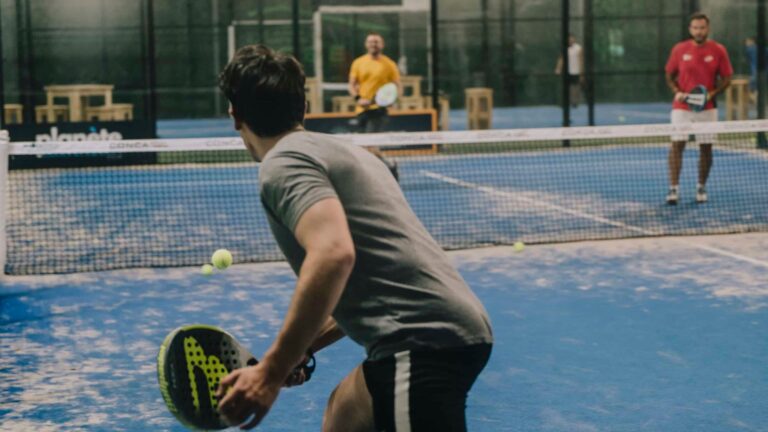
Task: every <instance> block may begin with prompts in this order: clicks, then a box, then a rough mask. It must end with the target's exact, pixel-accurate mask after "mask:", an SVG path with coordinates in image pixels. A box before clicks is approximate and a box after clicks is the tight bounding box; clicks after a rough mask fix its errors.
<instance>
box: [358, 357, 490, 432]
mask: <svg viewBox="0 0 768 432" xmlns="http://www.w3.org/2000/svg"><path fill="white" fill-rule="evenodd" d="M490 355H491V345H490V344H479V345H470V346H465V347H458V348H446V349H439V350H424V351H404V352H400V353H397V354H395V355H393V356H390V357H386V358H383V359H380V360H375V361H371V360H366V361H365V362H363V374H364V375H365V382H366V385H367V386H368V391H369V392H370V393H371V397H372V399H373V414H374V419H375V422H376V431H386V432H402V431H404V430H405V431H411V432H426V431H440V432H464V431H466V430H467V424H466V419H465V415H464V410H465V408H466V401H467V394H468V393H469V389H470V388H472V384H474V382H475V379H477V376H478V375H479V374H480V371H482V370H483V368H484V367H485V364H486V363H487V362H488V358H489V357H490Z"/></svg>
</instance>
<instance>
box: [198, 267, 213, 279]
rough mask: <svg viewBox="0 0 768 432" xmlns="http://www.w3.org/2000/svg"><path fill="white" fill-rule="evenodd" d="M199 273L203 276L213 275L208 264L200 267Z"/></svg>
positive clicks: (211, 268)
mask: <svg viewBox="0 0 768 432" xmlns="http://www.w3.org/2000/svg"><path fill="white" fill-rule="evenodd" d="M200 273H202V274H203V275H204V276H210V275H211V274H213V266H212V265H210V264H205V265H203V266H202V267H200Z"/></svg>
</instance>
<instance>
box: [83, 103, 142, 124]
mask: <svg viewBox="0 0 768 432" xmlns="http://www.w3.org/2000/svg"><path fill="white" fill-rule="evenodd" d="M85 118H86V120H90V121H131V120H133V104H112V105H104V106H89V107H86V108H85Z"/></svg>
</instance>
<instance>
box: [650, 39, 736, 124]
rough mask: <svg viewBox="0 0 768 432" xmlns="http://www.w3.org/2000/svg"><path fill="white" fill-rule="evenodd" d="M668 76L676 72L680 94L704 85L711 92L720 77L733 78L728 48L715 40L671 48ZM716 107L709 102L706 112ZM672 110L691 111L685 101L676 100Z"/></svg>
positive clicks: (667, 68)
mask: <svg viewBox="0 0 768 432" xmlns="http://www.w3.org/2000/svg"><path fill="white" fill-rule="evenodd" d="M664 69H665V70H666V72H667V73H670V74H675V73H677V74H678V75H677V86H678V87H679V88H680V91H683V92H686V93H687V92H689V91H691V90H693V88H694V87H696V86H697V85H703V86H704V87H706V88H707V90H708V91H713V90H714V89H715V85H716V82H717V76H718V75H719V76H720V77H721V78H725V77H729V76H731V75H733V67H732V66H731V60H730V59H729V58H728V51H726V49H725V47H724V46H722V45H720V44H719V43H717V42H715V41H713V40H707V41H706V42H704V43H703V44H701V45H698V44H697V43H696V42H694V41H693V39H689V40H686V41H683V42H680V43H678V44H677V45H675V47H674V48H672V52H671V53H670V54H669V60H667V67H666V68H664ZM714 107H715V101H714V99H713V100H710V101H709V102H707V105H706V106H705V107H704V109H712V108H714ZM672 109H684V110H690V108H689V107H688V105H687V104H686V103H685V102H679V101H674V102H673V103H672Z"/></svg>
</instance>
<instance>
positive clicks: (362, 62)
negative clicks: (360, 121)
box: [349, 54, 400, 114]
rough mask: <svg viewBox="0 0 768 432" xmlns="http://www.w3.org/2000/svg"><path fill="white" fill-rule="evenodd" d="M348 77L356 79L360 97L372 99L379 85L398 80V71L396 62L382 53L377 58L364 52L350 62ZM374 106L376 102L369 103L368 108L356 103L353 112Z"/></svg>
mask: <svg viewBox="0 0 768 432" xmlns="http://www.w3.org/2000/svg"><path fill="white" fill-rule="evenodd" d="M349 78H350V79H352V78H354V79H355V80H357V83H358V84H359V86H360V87H359V94H360V97H361V98H363V99H370V100H373V98H374V97H375V96H376V91H377V90H378V89H379V87H381V86H383V85H384V84H387V83H391V82H393V81H400V71H398V70H397V64H395V62H393V61H392V59H390V58H389V57H387V56H385V55H384V54H381V55H379V58H378V59H374V58H373V57H371V56H370V54H365V55H362V56H360V57H358V58H356V59H355V61H353V62H352V68H351V69H350V70H349ZM376 108H378V106H377V105H376V104H371V105H369V106H368V108H363V107H361V106H359V105H358V106H357V108H355V112H356V113H358V114H359V113H361V112H363V111H365V110H366V109H376Z"/></svg>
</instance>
